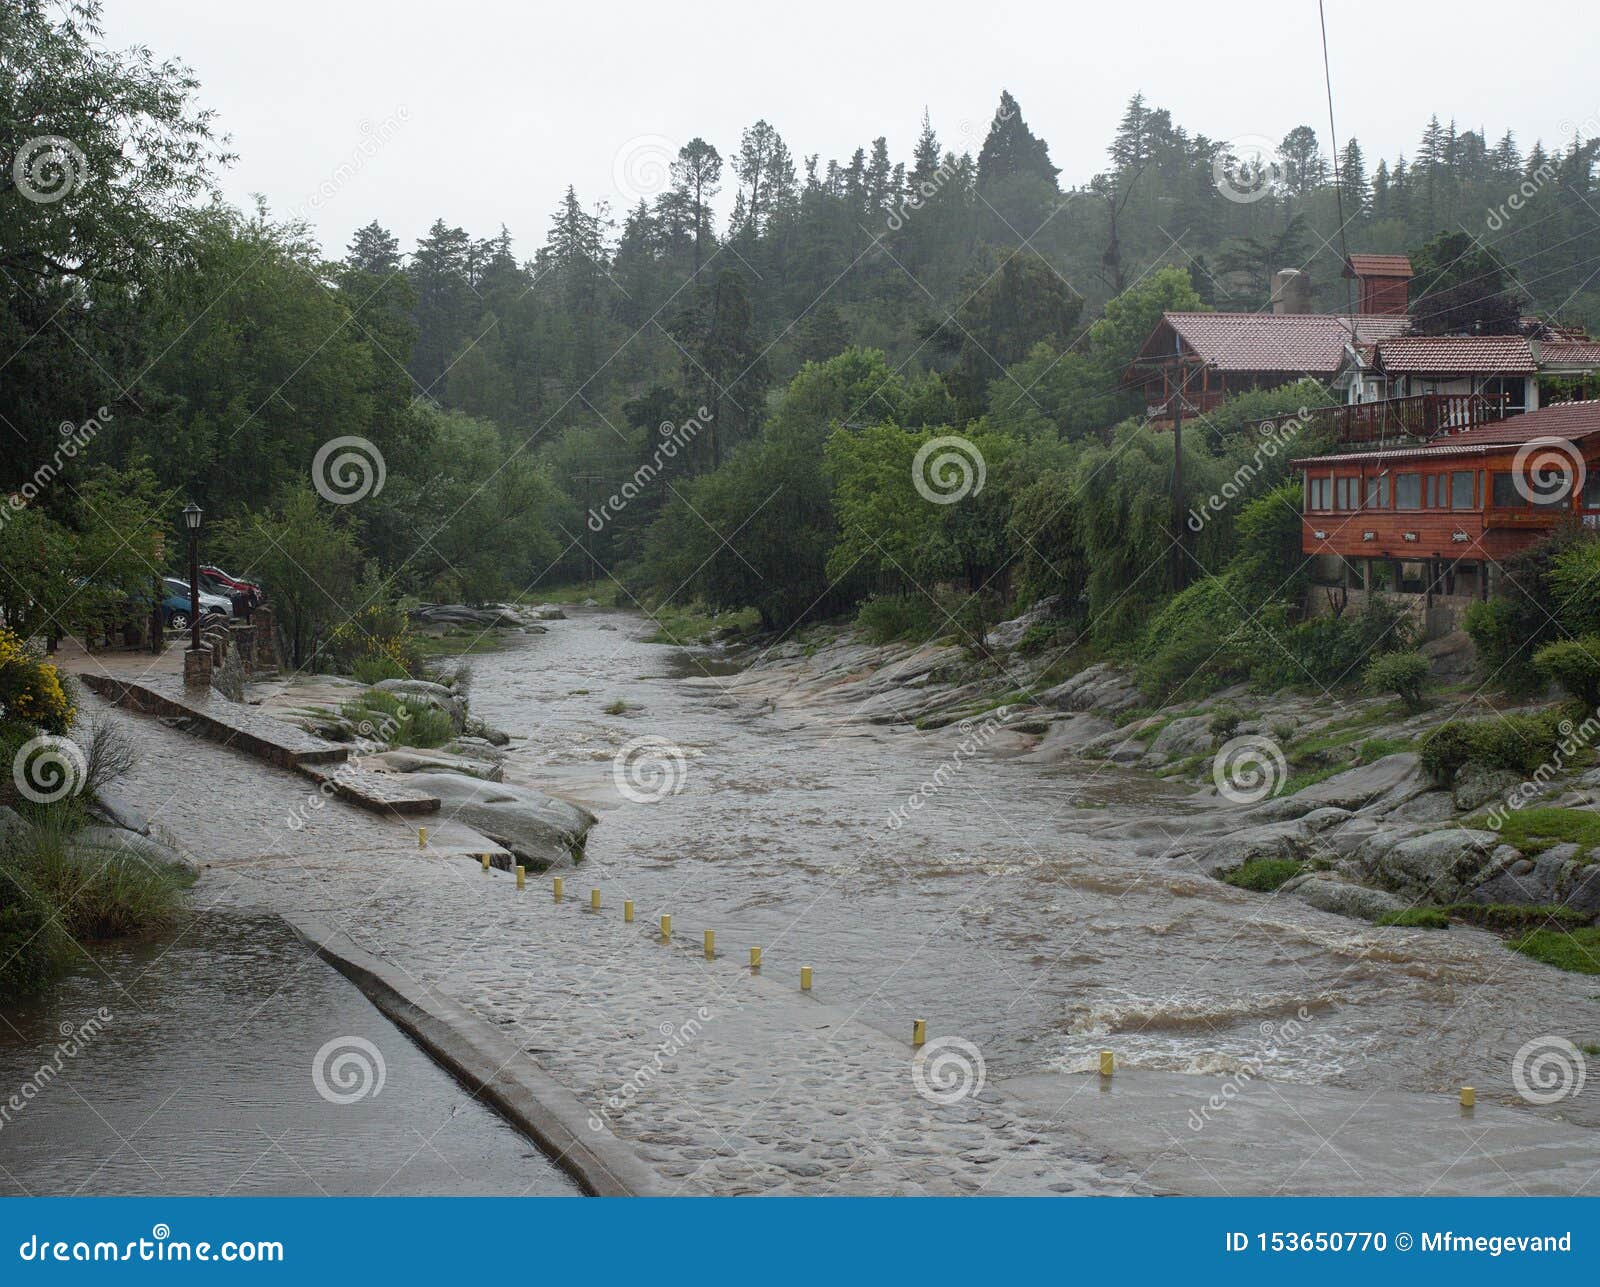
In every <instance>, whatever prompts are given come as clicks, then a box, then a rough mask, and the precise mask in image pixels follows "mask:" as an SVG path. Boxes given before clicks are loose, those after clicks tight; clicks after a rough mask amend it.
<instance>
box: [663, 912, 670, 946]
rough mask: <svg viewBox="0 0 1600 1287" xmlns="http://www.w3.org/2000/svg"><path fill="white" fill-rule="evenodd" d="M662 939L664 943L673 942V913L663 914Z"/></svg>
mask: <svg viewBox="0 0 1600 1287" xmlns="http://www.w3.org/2000/svg"><path fill="white" fill-rule="evenodd" d="M661 939H662V942H671V940H672V913H671V912H662V913H661Z"/></svg>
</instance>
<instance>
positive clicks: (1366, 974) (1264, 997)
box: [472, 609, 1600, 1125]
mask: <svg viewBox="0 0 1600 1287" xmlns="http://www.w3.org/2000/svg"><path fill="white" fill-rule="evenodd" d="M569 618H570V619H569V620H567V621H558V622H554V623H552V624H551V627H550V629H549V631H548V633H545V634H540V635H530V636H522V637H517V638H515V639H514V640H513V641H512V642H510V643H509V644H508V646H507V647H505V648H504V649H503V650H501V651H498V652H493V653H487V654H482V655H479V656H476V657H474V658H473V668H474V671H475V678H474V687H473V692H472V702H473V709H474V711H475V713H477V714H478V715H480V716H482V717H483V718H485V719H487V720H488V721H489V722H490V723H492V724H496V725H499V726H501V727H503V728H505V729H507V730H509V731H510V732H512V733H513V734H514V735H516V737H517V739H518V740H517V741H516V743H515V751H514V754H513V756H512V758H511V760H510V761H509V762H508V765H507V776H508V778H510V779H512V780H517V781H523V782H527V783H530V784H534V785H538V786H541V787H543V788H545V789H549V790H552V791H553V792H555V793H556V794H562V795H566V796H568V797H569V798H572V799H574V800H577V801H580V802H582V803H585V804H587V805H589V806H590V807H591V808H593V809H595V810H596V812H598V813H599V814H600V817H601V822H600V824H599V825H598V826H597V827H596V828H595V829H594V831H593V832H592V833H591V837H590V841H589V851H588V858H587V860H586V862H585V867H586V868H587V869H588V870H590V871H592V872H593V873H594V875H595V878H596V883H603V884H605V885H606V886H607V888H608V890H609V891H615V896H620V897H629V898H633V899H634V900H635V901H636V902H637V903H638V905H639V907H640V914H641V916H644V915H649V916H652V917H653V916H654V915H656V914H657V912H660V911H670V912H672V913H673V914H674V917H675V922H676V925H677V926H678V927H681V929H682V930H684V931H687V932H690V933H693V934H694V935H696V937H698V933H699V928H700V927H702V926H705V927H713V928H715V929H716V930H717V934H718V942H719V946H720V947H721V948H722V950H724V951H732V952H735V953H737V954H739V955H741V956H742V955H743V953H744V950H745V947H746V946H747V945H751V944H760V945H762V946H763V947H764V949H765V953H766V962H767V972H768V973H772V972H774V971H788V970H797V969H798V967H799V966H800V965H801V964H806V965H810V966H812V967H813V969H814V970H815V973H816V977H817V978H818V980H819V981H820V980H823V979H824V978H825V979H826V982H827V987H828V990H829V994H830V997H831V998H832V999H834V1000H836V1001H842V1002H843V1003H845V1004H847V1005H848V1006H850V1007H851V1008H853V1009H854V1010H855V1011H856V1013H857V1014H858V1016H859V1017H860V1018H861V1019H863V1020H865V1021H866V1022H869V1023H872V1024H874V1025H876V1026H877V1027H879V1028H880V1029H882V1030H883V1031H884V1032H886V1033H889V1034H891V1035H895V1036H900V1037H903V1036H904V1035H905V1034H906V1033H907V1032H908V1031H909V1029H910V1026H911V1023H912V1021H913V1019H914V1018H923V1019H926V1020H927V1021H928V1024H929V1031H930V1033H932V1032H938V1033H950V1034H958V1035H959V1036H961V1037H963V1038H965V1039H966V1040H969V1041H971V1042H973V1043H975V1044H976V1045H977V1046H978V1047H979V1048H980V1050H981V1051H982V1052H983V1055H984V1057H985V1059H986V1060H987V1061H988V1064H989V1067H990V1075H991V1076H997V1077H1005V1076H1013V1075H1020V1074H1027V1073H1034V1072H1041V1071H1078V1070H1083V1069H1087V1068H1090V1067H1092V1066H1094V1063H1095V1061H1096V1059H1097V1056H1098V1052H1099V1050H1100V1049H1101V1048H1102V1047H1105V1046H1112V1047H1114V1048H1115V1049H1116V1051H1117V1054H1118V1057H1119V1059H1120V1060H1122V1061H1123V1063H1124V1064H1130V1065H1133V1066H1138V1067H1148V1068H1152V1069H1165V1070H1177V1071H1190V1072H1211V1073H1218V1072H1220V1073H1227V1072H1233V1071H1237V1070H1239V1069H1241V1068H1260V1069H1261V1070H1262V1073H1263V1075H1264V1076H1265V1077H1267V1078H1269V1079H1278V1080H1284V1081H1294V1082H1303V1083H1328V1084H1333V1085H1338V1086H1343V1087H1350V1088H1370V1089H1404V1090H1416V1091H1428V1092H1441V1093H1443V1092H1451V1091H1453V1089H1454V1088H1455V1087H1457V1086H1459V1085H1461V1084H1463V1083H1468V1082H1473V1083H1475V1084H1476V1085H1477V1086H1478V1088H1479V1089H1478V1094H1479V1097H1480V1098H1482V1099H1496V1100H1502V1101H1504V1102H1506V1103H1510V1104H1518V1103H1519V1102H1520V1101H1519V1100H1518V1098H1517V1096H1516V1095H1515V1093H1514V1091H1513V1089H1512V1084H1511V1065H1512V1061H1513V1059H1514V1057H1515V1056H1516V1053H1517V1051H1518V1050H1519V1049H1520V1048H1521V1047H1522V1046H1523V1045H1524V1044H1525V1043H1527V1042H1529V1041H1532V1040H1535V1039H1537V1038H1540V1037H1542V1036H1545V1035H1548V1034H1564V1035H1567V1036H1569V1037H1570V1038H1571V1039H1572V1040H1573V1041H1575V1042H1578V1043H1579V1044H1583V1043H1585V1042H1593V1041H1596V1040H1600V997H1597V995H1596V994H1597V992H1600V985H1597V981H1596V980H1594V979H1592V978H1586V977H1584V976H1579V975H1571V974H1564V973H1561V972H1559V971H1556V970H1554V969H1551V968H1549V967H1547V966H1543V965H1540V964H1537V963H1535V962H1532V961H1530V960H1527V959H1526V958H1523V957H1521V956H1519V955H1517V954H1515V953H1513V952H1510V951H1508V950H1507V949H1506V948H1505V947H1504V945H1503V944H1502V943H1501V941H1500V940H1499V939H1497V938H1496V937H1494V936H1493V935H1491V934H1488V933H1486V932H1483V931H1479V930H1473V929H1467V928H1459V927H1458V928H1453V929H1451V930H1449V931H1447V932H1439V931H1422V930H1405V929H1379V928H1374V927H1371V926H1368V925H1366V924H1364V923H1362V922H1358V921H1354V920H1350V919H1347V918H1343V917H1340V916H1335V915H1332V914H1328V913H1324V912H1320V911H1317V910H1315V909H1313V908H1310V907H1308V906H1307V905H1305V904H1303V903H1301V902H1299V901H1298V900H1296V899H1294V898H1292V897H1288V896H1262V895H1259V894H1253V893H1247V892H1244V891H1240V890H1236V889H1233V888H1231V887H1229V886H1226V885H1223V884H1220V883H1218V882H1216V881H1213V880H1211V879H1209V878H1207V877H1205V876H1203V875H1201V874H1200V873H1199V872H1197V871H1196V870H1195V869H1194V868H1193V867H1192V866H1190V865H1189V864H1188V863H1187V861H1186V860H1184V859H1182V858H1180V857H1177V856H1174V855H1172V854H1171V853H1170V852H1168V850H1170V848H1171V846H1170V845H1166V844H1140V845H1134V844H1131V843H1129V842H1127V841H1108V840H1103V839H1099V838H1096V837H1095V836H1094V835H1093V829H1094V827H1095V826H1097V825H1099V824H1103V823H1104V822H1106V821H1107V820H1111V821H1116V820H1134V821H1142V822H1144V823H1147V824H1149V823H1155V824H1158V826H1157V827H1156V828H1151V827H1149V826H1147V827H1146V830H1147V831H1149V830H1152V829H1154V830H1156V832H1157V834H1159V832H1160V830H1163V829H1164V830H1166V831H1167V832H1169V833H1170V835H1171V836H1172V838H1173V840H1174V842H1176V840H1177V839H1178V838H1179V837H1180V836H1182V835H1184V834H1185V833H1186V832H1187V831H1188V829H1189V828H1191V827H1192V826H1194V825H1196V821H1197V820H1199V819H1201V818H1204V819H1206V820H1205V821H1204V823H1203V825H1205V826H1215V825H1216V823H1215V819H1214V815H1201V814H1197V813H1195V812H1193V806H1192V805H1190V804H1189V803H1188V802H1187V801H1186V799H1185V796H1186V795H1187V793H1188V790H1189V789H1188V788H1184V789H1180V788H1176V787H1174V786H1172V785H1170V784H1165V783H1161V782H1158V781H1156V780H1154V779H1151V778H1149V777H1148V776H1146V775H1141V774H1138V773H1136V772H1133V771H1129V770H1120V769H1115V768H1112V767H1109V766H1105V765H1100V764H1092V763H1088V762H1078V761H1069V762H1067V763H1065V764H1062V765H1057V766H1045V765H1040V764H1037V763H1027V762H1020V761H1018V760H1016V759H1015V758H1008V757H1003V756H998V755H979V756H977V757H974V758H966V759H960V758H959V757H957V759H956V762H957V763H958V765H959V767H956V768H954V769H951V768H950V767H949V766H950V765H951V763H952V754H953V749H954V746H955V742H956V735H955V734H954V732H953V731H946V732H944V733H934V732H926V731H920V730H916V729H912V728H909V727H906V726H898V727H893V726H883V725H872V724H866V723H862V722H850V723H845V724H842V725H841V724H839V723H838V722H837V720H836V718H835V717H836V715H837V711H834V710H829V711H828V712H826V713H824V712H823V711H822V710H821V709H820V706H821V704H822V703H821V702H820V700H819V698H818V695H817V694H818V692H820V688H817V689H813V688H810V687H808V686H807V685H806V684H805V683H801V682H796V681H798V680H801V679H803V678H804V665H805V663H804V661H803V660H798V661H796V660H791V661H788V662H786V663H784V665H783V666H782V667H774V666H773V665H772V663H771V662H770V661H764V662H757V664H756V666H755V668H754V669H752V670H750V671H748V672H746V673H745V674H742V675H741V674H738V673H735V672H736V671H737V670H738V667H737V666H734V665H731V664H726V663H721V662H714V663H710V664H708V663H706V662H705V661H704V660H697V655H696V654H690V653H685V652H683V651H681V650H678V649H674V648H670V647H666V646H663V645H660V644H654V643H649V642H646V641H645V639H644V633H645V631H644V628H645V626H646V625H647V624H648V623H645V622H644V621H643V619H642V618H641V617H639V616H638V615H637V614H634V613H629V612H620V611H612V610H604V609H599V610H595V609H591V610H583V609H569ZM775 695H777V696H776V699H775ZM619 701H620V702H622V703H624V704H625V710H624V711H623V712H622V713H621V714H608V713H606V709H605V708H606V707H607V706H608V705H611V704H612V703H614V702H619ZM645 736H654V737H660V738H664V739H667V740H668V741H669V742H670V743H672V744H673V745H674V746H675V747H677V748H680V749H681V752H682V754H683V757H684V758H683V761H682V763H683V772H682V775H681V782H680V787H681V789H680V790H678V791H677V792H676V793H674V794H670V795H667V796H665V797H664V798H662V799H659V800H655V801H651V802H646V803H638V802H635V801H633V800H630V799H626V798H624V797H623V796H622V795H621V794H619V792H618V790H617V786H616V784H615V782H614V778H613V757H614V756H615V755H616V754H617V752H618V751H619V750H620V749H621V748H624V747H626V746H627V745H628V744H629V743H630V742H631V741H633V740H634V739H637V738H641V737H645ZM941 766H945V768H944V770H943V772H941ZM925 783H936V784H937V786H936V789H935V790H933V791H932V792H929V793H925V795H926V798H925V804H924V806H923V807H922V808H920V809H919V810H917V811H915V812H912V813H910V814H909V815H908V820H907V821H906V822H905V823H904V825H898V826H894V825H891V823H890V815H891V811H892V810H894V809H895V808H896V807H897V806H900V805H902V804H904V803H905V801H906V800H907V799H908V797H909V796H910V795H911V794H912V793H913V792H917V791H918V790H919V788H920V787H922V786H923V784H925ZM575 883H577V884H579V885H582V884H584V883H585V882H584V879H583V877H582V876H580V877H579V878H578V880H577V881H576V882H575ZM607 896H608V897H612V896H613V894H612V893H608V895H607ZM1590 1081H1591V1083H1600V1078H1591V1079H1590ZM1538 1111H1544V1112H1553V1113H1559V1114H1560V1115H1561V1116H1563V1117H1565V1118H1567V1119H1568V1120H1575V1121H1581V1122H1584V1123H1586V1124H1590V1125H1593V1124H1597V1123H1600V1094H1597V1093H1596V1090H1595V1086H1594V1084H1591V1086H1590V1088H1589V1089H1588V1090H1587V1091H1585V1092H1584V1093H1583V1094H1581V1095H1579V1096H1578V1097H1577V1098H1576V1099H1572V1100H1568V1101H1567V1102H1565V1103H1564V1104H1562V1105H1561V1106H1560V1107H1559V1108H1557V1109H1544V1110H1538Z"/></svg>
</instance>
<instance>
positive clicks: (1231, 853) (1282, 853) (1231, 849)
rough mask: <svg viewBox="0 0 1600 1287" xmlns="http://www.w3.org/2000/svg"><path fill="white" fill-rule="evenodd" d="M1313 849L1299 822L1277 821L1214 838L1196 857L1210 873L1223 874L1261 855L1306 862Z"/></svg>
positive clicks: (1201, 867)
mask: <svg viewBox="0 0 1600 1287" xmlns="http://www.w3.org/2000/svg"><path fill="white" fill-rule="evenodd" d="M1311 851H1312V846H1311V843H1310V841H1309V840H1308V839H1307V836H1306V832H1305V828H1304V827H1302V826H1301V825H1300V824H1299V823H1298V822H1274V823H1269V824H1267V825H1266V826H1260V827H1246V828H1245V829H1243V830H1241V831H1234V832H1231V833H1229V834H1227V835H1224V836H1221V837H1219V838H1218V839H1216V840H1212V841H1210V842H1209V843H1207V844H1206V845H1204V846H1203V847H1202V848H1200V849H1199V850H1198V851H1196V853H1195V855H1194V860H1195V862H1196V863H1198V864H1199V866H1200V869H1201V870H1202V871H1204V872H1205V873H1206V874H1207V875H1210V876H1222V875H1225V874H1226V873H1228V872H1230V871H1232V870H1234V868H1236V867H1242V866H1244V864H1245V863H1247V862H1254V861H1255V860H1256V859H1258V858H1288V859H1292V860H1294V861H1295V862H1304V861H1305V860H1306V858H1307V857H1308V856H1309V855H1310V853H1311Z"/></svg>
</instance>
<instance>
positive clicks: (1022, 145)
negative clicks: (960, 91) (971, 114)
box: [978, 90, 1060, 191]
mask: <svg viewBox="0 0 1600 1287" xmlns="http://www.w3.org/2000/svg"><path fill="white" fill-rule="evenodd" d="M1059 173H1060V170H1059V169H1057V167H1056V166H1054V165H1052V164H1051V163H1050V147H1049V145H1048V144H1047V143H1045V141H1044V140H1043V139H1041V138H1037V137H1035V135H1034V133H1033V131H1032V130H1030V129H1029V128H1028V123H1027V122H1026V121H1024V120H1023V119H1022V108H1021V107H1019V106H1018V105H1017V100H1016V99H1014V98H1012V97H1011V94H1010V92H1009V91H1007V90H1001V91H1000V106H999V107H998V108H996V109H995V114H994V120H993V121H991V122H990V123H989V134H988V137H986V138H985V139H984V140H983V148H982V150H981V151H980V152H979V153H978V186H979V187H980V188H988V187H992V186H993V185H994V184H996V183H999V182H1001V181H1002V180H1005V179H1012V178H1016V177H1018V176H1020V175H1031V176H1033V177H1034V178H1037V179H1039V180H1040V181H1041V182H1043V183H1046V184H1048V185H1049V186H1050V189H1051V190H1052V191H1054V190H1055V188H1056V175H1057V174H1059Z"/></svg>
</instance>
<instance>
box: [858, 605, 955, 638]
mask: <svg viewBox="0 0 1600 1287" xmlns="http://www.w3.org/2000/svg"><path fill="white" fill-rule="evenodd" d="M856 625H858V626H859V627H860V628H861V631H862V633H863V634H865V635H866V636H867V639H868V640H869V641H870V642H872V643H875V644H883V643H890V642H892V641H893V640H896V639H917V640H921V639H932V638H933V637H934V636H935V635H938V634H942V633H944V631H945V630H946V629H947V628H948V627H949V622H948V621H946V620H945V615H944V613H942V612H941V611H939V607H938V605H937V604H935V603H934V602H933V601H932V600H931V599H929V598H928V596H927V595H925V594H921V593H915V594H880V595H877V596H876V597H874V598H871V599H868V600H867V601H866V602H865V603H863V604H862V605H861V607H860V609H859V610H858V611H857V612H856Z"/></svg>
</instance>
